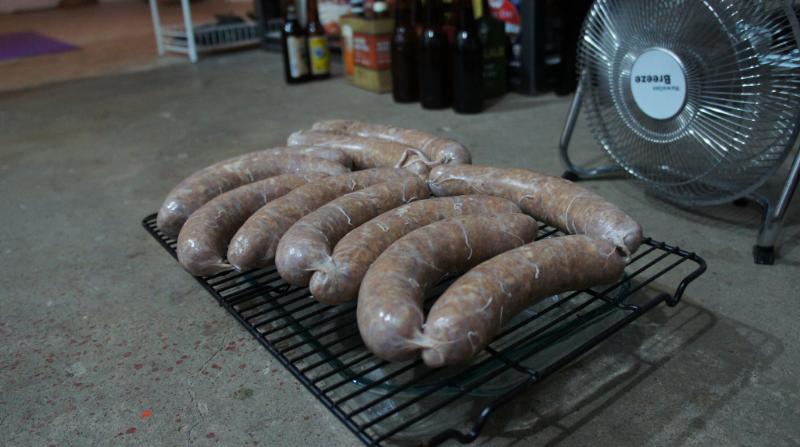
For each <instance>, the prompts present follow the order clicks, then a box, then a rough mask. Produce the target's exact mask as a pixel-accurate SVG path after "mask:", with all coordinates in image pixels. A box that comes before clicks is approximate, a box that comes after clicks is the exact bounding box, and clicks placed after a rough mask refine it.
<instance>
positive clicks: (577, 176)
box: [558, 80, 622, 182]
mask: <svg viewBox="0 0 800 447" xmlns="http://www.w3.org/2000/svg"><path fill="white" fill-rule="evenodd" d="M582 103H583V81H582V80H581V81H579V82H578V87H577V89H576V90H575V97H574V98H572V105H570V108H569V114H568V115H567V122H566V123H564V130H563V131H562V132H561V140H560V141H559V144H558V149H559V154H560V156H561V163H562V164H563V165H564V167H565V168H566V171H564V174H562V175H561V177H563V178H565V179H567V180H571V181H573V182H576V181H579V180H582V179H590V178H597V177H602V176H607V175H611V174H619V173H621V172H622V169H620V168H619V167H618V166H598V167H595V168H585V167H581V166H578V165H576V164H574V163H573V162H572V160H571V159H570V158H569V142H570V140H571V139H572V132H573V131H574V130H575V124H576V123H577V122H578V115H579V114H580V112H581V105H582Z"/></svg>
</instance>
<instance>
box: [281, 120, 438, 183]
mask: <svg viewBox="0 0 800 447" xmlns="http://www.w3.org/2000/svg"><path fill="white" fill-rule="evenodd" d="M287 144H289V146H296V145H303V146H319V147H331V148H335V149H339V150H341V151H343V152H345V153H346V154H347V155H348V156H350V159H351V160H353V167H354V168H355V169H370V168H406V169H408V170H410V171H412V172H414V173H416V174H419V175H423V176H424V175H427V174H428V171H429V170H430V167H429V166H428V164H427V163H426V160H425V159H424V158H420V156H419V150H418V149H415V148H412V147H410V146H406V145H404V144H400V143H395V142H393V141H386V140H380V139H377V138H364V137H359V136H353V135H340V134H335V133H331V132H318V131H311V130H300V131H297V132H295V133H293V134H291V135H289V139H288V140H287Z"/></svg>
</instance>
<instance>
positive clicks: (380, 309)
mask: <svg viewBox="0 0 800 447" xmlns="http://www.w3.org/2000/svg"><path fill="white" fill-rule="evenodd" d="M537 230H538V226H537V224H536V221H535V220H534V219H533V218H531V217H530V216H526V215H525V214H498V215H496V216H480V215H471V216H459V217H453V218H450V219H446V220H443V221H439V222H435V223H432V224H430V225H427V226H425V227H422V228H420V229H418V230H415V231H412V232H411V233H409V234H407V235H405V236H404V237H402V238H401V239H400V240H398V241H397V242H395V243H393V244H392V245H391V246H389V248H388V249H386V251H384V252H383V254H381V255H380V256H379V257H378V259H377V260H376V261H375V262H374V263H373V264H372V265H371V266H370V268H369V270H367V274H366V275H365V276H364V281H363V282H362V283H361V289H360V290H359V292H358V306H357V311H356V318H357V320H358V329H359V332H360V333H361V338H362V339H363V340H364V343H365V344H366V345H367V347H368V348H369V349H370V351H372V353H373V354H375V355H377V356H378V357H380V358H382V359H385V360H392V361H401V360H408V359H410V358H413V357H414V356H416V355H417V354H418V351H419V350H420V348H422V347H425V346H426V345H425V344H424V343H422V344H421V342H422V341H423V335H422V324H423V322H424V320H425V317H424V316H423V312H422V304H423V299H424V298H425V294H426V292H427V291H428V290H429V289H430V288H431V287H433V286H435V285H436V284H438V283H439V282H441V281H442V280H443V279H444V278H446V277H450V276H454V275H458V274H460V273H462V272H464V271H466V270H468V269H469V268H470V267H472V266H474V265H476V264H478V263H480V262H483V261H485V260H487V259H489V258H491V257H492V256H494V255H497V254H499V253H502V252H504V251H506V250H510V249H512V248H515V247H519V246H520V245H524V244H526V243H528V242H530V241H531V240H533V239H534V238H535V236H536V232H537Z"/></svg>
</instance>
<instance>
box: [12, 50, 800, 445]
mask: <svg viewBox="0 0 800 447" xmlns="http://www.w3.org/2000/svg"><path fill="white" fill-rule="evenodd" d="M567 107H568V100H567V99H563V98H556V97H553V96H542V97H536V98H528V97H521V96H516V95H510V96H508V97H507V98H506V99H504V100H503V101H502V102H501V103H499V104H497V105H495V106H494V107H493V108H491V109H490V110H489V111H487V112H486V113H484V114H481V115H478V116H469V117H467V116H457V115H454V114H453V113H451V112H427V111H422V110H420V108H419V106H418V105H406V106H398V105H394V104H392V102H391V98H390V97H389V96H386V95H384V96H376V95H374V94H371V93H367V92H364V91H361V90H358V89H355V88H352V87H349V86H347V85H345V84H344V82H343V81H342V80H341V79H333V80H331V81H327V82H320V83H315V84H310V85H305V86H301V87H286V86H285V85H284V84H283V81H282V74H281V65H280V60H279V58H278V57H277V56H275V55H268V54H264V53H261V52H248V53H239V54H232V55H225V56H220V57H216V58H210V59H207V60H204V61H201V63H200V64H198V65H196V66H191V65H177V66H170V67H166V68H162V69H159V70H155V71H150V72H143V73H135V74H126V75H118V76H112V77H105V78H99V79H92V80H83V81H75V82H70V83H63V84H59V85H52V86H48V87H43V88H38V89H34V90H28V91H24V92H17V93H5V94H0V189H2V191H3V194H2V195H0V216H2V225H0V254H2V257H0V309H2V313H0V336H2V339H3V342H2V344H0V387H1V388H0V389H1V390H2V392H0V427H2V429H1V430H0V444H1V445H49V444H54V445H176V444H178V443H187V444H191V445H212V444H222V445H251V444H252V445H255V444H259V443H260V445H270V446H273V445H304V446H307V447H312V446H332V445H356V444H357V440H356V438H354V437H353V436H352V435H351V434H350V433H349V432H348V431H347V430H345V428H343V426H342V425H341V424H340V423H339V422H338V421H337V420H336V419H334V418H333V417H332V416H330V415H329V414H328V412H327V411H326V410H325V409H324V408H323V407H322V406H321V405H319V404H318V403H317V401H316V400H315V399H314V398H313V397H312V396H311V395H310V394H309V393H307V392H306V391H305V390H304V389H302V388H301V386H300V385H299V384H298V383H297V382H296V381H295V380H294V379H293V378H292V377H291V376H290V375H289V374H288V373H287V372H286V371H285V370H284V369H283V368H281V367H280V365H279V364H278V363H277V362H276V361H275V360H273V359H272V358H271V357H270V356H269V355H268V354H267V353H266V352H265V351H264V350H263V349H262V348H261V346H260V345H258V344H257V342H255V341H254V340H253V339H251V337H250V336H249V335H248V334H247V333H246V332H245V331H244V330H243V329H241V328H240V327H239V325H238V323H236V322H235V321H234V320H233V319H232V318H230V317H229V316H228V315H227V314H226V313H225V311H224V310H223V309H222V308H220V307H218V306H217V305H216V304H215V303H214V302H213V301H212V300H211V299H210V298H209V297H208V296H207V294H206V292H205V291H203V290H202V289H201V288H200V287H199V286H198V284H197V283H195V281H194V280H193V279H192V278H191V277H189V275H187V274H186V273H185V272H183V271H182V270H181V269H180V268H179V266H178V265H177V264H176V263H175V262H174V261H173V260H172V259H171V258H169V257H168V256H167V255H166V253H165V252H164V251H163V250H162V249H161V248H160V247H159V246H158V245H157V244H156V243H155V242H154V241H153V240H152V239H151V238H150V236H148V235H147V234H146V233H145V232H144V230H143V229H142V228H141V227H140V224H139V222H140V220H141V218H142V217H143V216H145V215H146V214H148V213H150V212H152V211H154V210H156V209H157V208H158V206H159V205H160V203H161V200H162V198H163V196H164V195H165V194H166V192H167V191H168V190H169V189H170V188H171V186H173V185H174V184H175V183H176V182H177V181H179V180H180V179H181V178H183V177H184V176H186V175H187V174H189V173H191V172H192V171H194V170H196V169H198V168H199V167H202V166H205V165H207V164H210V163H211V162H213V161H215V160H218V159H221V158H225V157H228V156H231V155H234V154H238V153H241V152H245V151H250V150H254V149H258V148H263V147H267V146H272V145H278V144H280V143H281V142H282V141H284V138H285V137H286V136H287V135H288V134H289V133H290V132H291V131H293V130H295V129H299V128H303V127H308V126H310V125H311V123H312V122H314V121H315V120H318V119H321V118H331V117H347V118H350V117H352V118H360V119H367V120H370V121H377V122H386V123H392V124H397V125H401V126H409V127H416V128H420V129H424V130H430V131H434V132H437V133H439V134H442V135H448V136H451V137H454V138H456V139H458V140H460V141H462V142H463V143H465V144H467V145H468V146H469V147H470V148H471V149H472V151H473V154H474V158H475V161H476V162H477V163H481V164H493V165H498V166H521V167H527V168H531V169H535V170H539V171H544V172H547V173H552V174H559V173H560V171H561V168H560V166H559V162H558V159H557V155H556V149H555V147H556V141H557V138H558V135H559V132H560V130H561V124H562V120H563V118H564V115H565V113H566V110H567ZM574 146H575V148H576V154H577V157H578V158H583V159H585V158H587V157H592V156H596V155H597V154H598V149H597V147H596V145H595V143H594V142H593V140H592V139H591V137H590V136H589V134H588V132H587V130H586V128H585V127H584V126H583V125H580V126H579V128H578V134H577V135H576V138H575V141H574ZM587 186H589V187H591V188H593V189H596V190H597V191H599V192H601V193H602V194H604V195H605V196H607V197H608V198H610V199H612V200H613V201H615V202H617V203H619V204H620V205H621V206H623V207H624V208H625V209H626V210H628V211H629V212H630V213H631V214H632V215H633V216H635V217H636V218H637V219H639V220H640V221H641V222H642V224H643V225H644V227H645V228H646V232H647V234H648V235H651V236H654V237H657V238H659V239H662V240H666V241H668V242H671V243H673V244H677V245H680V246H682V247H685V248H687V249H691V250H694V251H696V252H698V253H699V254H700V255H702V256H704V257H705V258H706V259H707V261H708V264H709V270H708V272H707V273H706V274H705V275H704V276H703V277H702V278H701V279H700V280H698V281H697V282H696V283H694V284H692V286H691V287H690V288H689V290H688V292H687V294H686V296H685V298H684V301H683V302H682V303H681V304H680V305H679V306H678V307H677V308H674V309H669V308H666V307H663V308H658V309H656V310H654V311H653V312H651V313H650V314H648V315H647V316H646V317H644V318H643V319H642V320H640V321H639V322H637V323H636V324H635V325H633V326H631V327H629V328H627V329H626V330H625V331H623V332H622V333H620V334H618V335H617V336H615V337H614V338H613V339H612V341H611V342H610V343H607V344H605V345H604V346H602V347H601V348H599V349H597V350H595V351H593V352H592V353H590V354H589V355H588V356H586V357H584V358H583V359H582V360H581V361H579V362H577V363H576V364H574V365H573V366H571V367H570V368H569V370H568V371H567V372H566V373H565V374H562V375H560V376H555V377H553V378H552V379H551V380H548V381H547V382H546V383H545V384H543V385H542V386H540V387H538V388H536V389H535V390H533V391H530V392H528V393H526V394H525V395H524V396H522V397H521V398H520V399H517V400H516V401H514V403H512V404H511V406H509V407H508V408H507V409H505V410H504V411H502V412H501V413H502V414H501V415H499V416H500V417H498V418H496V419H495V420H494V422H493V423H492V424H490V425H489V426H488V427H487V429H486V436H484V437H482V438H481V440H480V442H479V444H489V445H498V446H511V445H516V446H524V445H563V446H584V445H637V446H638V445H659V446H660V445H702V446H708V445H771V446H778V445H797V444H800V386H799V385H800V383H799V382H800V380H798V378H797V371H798V370H800V346H798V343H797V340H798V339H800V325H798V321H800V306H799V305H798V298H799V296H798V295H800V294H798V292H797V291H798V290H800V275H798V273H799V272H800V269H799V268H798V267H799V266H800V206H797V204H795V206H794V207H793V208H792V210H791V211H790V215H789V218H788V222H787V225H786V227H785V230H784V236H783V245H782V247H781V255H780V259H779V261H778V263H777V265H775V266H772V267H765V266H755V265H753V264H752V263H751V260H750V247H751V245H752V243H753V240H754V237H755V234H756V228H757V224H758V219H759V215H758V212H757V210H756V209H755V208H753V207H749V208H745V209H738V208H737V209H734V208H732V207H719V208H715V209H706V210H703V211H702V212H699V213H692V212H688V211H684V210H681V209H677V208H675V207H672V206H669V205H666V204H664V203H662V202H660V201H658V200H656V199H653V198H651V197H649V196H647V195H645V194H644V193H642V192H641V191H640V190H639V189H637V188H636V187H635V185H634V184H632V183H631V182H629V181H602V182H592V183H587ZM670 286H672V284H668V283H664V282H660V283H657V284H655V287H656V288H662V289H666V288H668V287H670Z"/></svg>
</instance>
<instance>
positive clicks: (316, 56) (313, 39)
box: [306, 0, 331, 79]
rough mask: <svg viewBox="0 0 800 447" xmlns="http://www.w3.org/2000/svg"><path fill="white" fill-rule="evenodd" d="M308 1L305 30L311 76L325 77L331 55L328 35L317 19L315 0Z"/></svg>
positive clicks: (328, 75) (329, 65)
mask: <svg viewBox="0 0 800 447" xmlns="http://www.w3.org/2000/svg"><path fill="white" fill-rule="evenodd" d="M307 1H308V17H307V19H308V20H307V22H308V23H307V24H306V31H307V33H308V54H309V59H310V61H311V78H313V79H325V78H328V77H330V76H331V56H330V52H329V51H328V36H327V35H326V34H325V28H323V27H322V23H321V22H320V21H319V10H318V9H317V0H307Z"/></svg>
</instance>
